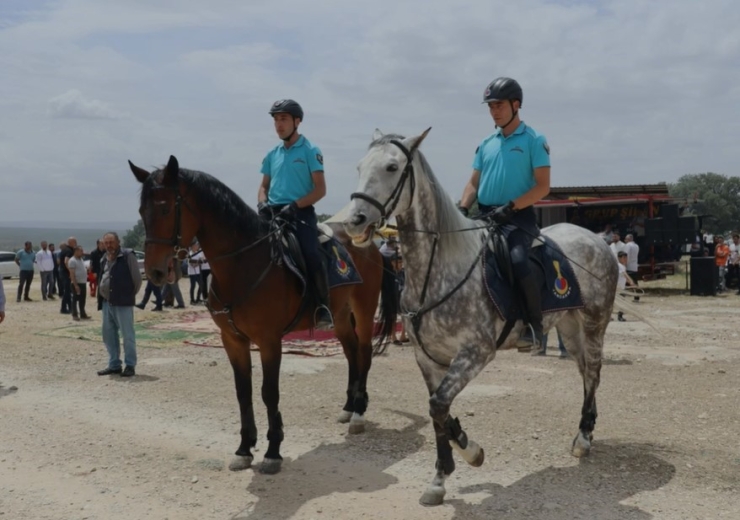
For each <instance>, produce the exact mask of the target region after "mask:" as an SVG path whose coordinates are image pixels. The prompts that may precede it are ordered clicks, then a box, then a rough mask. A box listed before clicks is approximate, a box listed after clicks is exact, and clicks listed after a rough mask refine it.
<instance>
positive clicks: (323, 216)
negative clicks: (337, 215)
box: [316, 213, 334, 222]
mask: <svg viewBox="0 0 740 520" xmlns="http://www.w3.org/2000/svg"><path fill="white" fill-rule="evenodd" d="M333 216H334V215H329V214H327V213H317V214H316V219H317V220H318V221H319V222H323V221H325V220H328V219H330V218H332V217H333Z"/></svg>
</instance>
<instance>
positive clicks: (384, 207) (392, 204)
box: [350, 139, 516, 367]
mask: <svg viewBox="0 0 740 520" xmlns="http://www.w3.org/2000/svg"><path fill="white" fill-rule="evenodd" d="M390 142H391V143H392V144H394V145H396V146H397V147H398V148H399V149H400V150H401V151H402V152H403V154H404V155H405V156H406V160H407V162H406V167H405V168H404V169H403V172H402V173H401V178H400V179H399V180H398V182H397V183H396V186H395V187H394V188H393V191H392V192H391V194H390V195H389V196H388V199H387V200H386V201H385V203H384V204H381V203H380V202H379V201H378V200H377V199H375V198H373V197H371V196H370V195H367V194H365V193H362V192H355V193H352V195H351V196H350V199H351V200H353V199H360V200H364V201H365V202H368V203H369V204H370V205H372V206H373V207H375V208H376V209H377V210H378V211H380V215H381V217H380V219H379V220H378V224H376V226H377V227H382V225H384V224H385V222H386V221H387V219H388V218H389V217H390V215H391V214H392V213H393V211H394V210H395V209H396V206H397V205H398V202H399V200H400V198H401V194H402V193H403V188H404V186H405V184H406V180H408V181H409V186H410V187H411V193H410V196H409V209H410V208H411V204H412V203H413V200H414V192H415V187H416V179H415V177H414V166H413V153H414V152H415V151H416V149H415V148H412V149H411V150H408V149H406V147H405V146H404V145H403V144H402V143H401V142H400V141H398V140H396V139H393V140H391V141H390ZM393 227H395V226H393ZM395 228H396V229H398V228H397V227H395ZM481 229H484V228H481V227H473V228H464V229H457V230H454V231H448V232H446V233H461V232H465V231H476V230H477V231H480V230H481ZM409 231H411V232H414V233H425V234H430V235H434V242H433V243H432V253H431V254H430V256H429V263H428V264H427V269H426V274H425V276H424V285H423V286H422V290H421V298H420V302H419V305H420V307H419V308H418V309H417V310H416V311H404V313H403V315H404V316H405V317H407V318H409V319H410V320H411V325H412V326H413V329H414V336H415V337H416V341H417V342H418V344H419V347H421V350H422V352H424V355H426V357H428V358H429V359H430V360H431V361H432V362H433V363H435V364H437V365H439V366H442V367H449V365H446V364H444V363H440V362H439V361H437V360H436V359H434V358H433V357H432V356H431V354H429V352H428V351H427V349H426V347H425V346H424V342H423V341H422V340H421V336H420V334H419V331H420V329H421V320H422V318H423V317H424V315H425V314H427V313H428V312H429V311H431V310H434V309H436V308H437V307H439V306H440V305H442V304H444V303H445V302H446V301H447V300H449V299H450V298H451V297H452V295H454V294H455V293H456V292H457V291H458V290H460V288H462V286H463V285H465V283H466V282H467V281H468V280H469V279H470V276H471V275H472V274H473V270H474V269H475V267H476V266H477V265H478V262H479V261H480V259H481V258H482V256H483V254H484V252H485V250H486V247H487V243H486V241H485V240H484V241H483V245H482V246H481V249H480V251H479V252H478V254H477V255H476V256H475V259H474V260H473V263H472V264H471V266H470V267H469V268H468V270H467V272H466V273H465V276H464V277H463V278H462V279H461V280H460V281H459V282H458V283H457V285H455V287H453V288H452V289H451V290H450V291H448V292H447V294H445V295H444V296H442V297H441V298H440V299H439V300H437V301H436V302H435V303H432V304H430V305H426V306H425V305H424V303H425V301H426V297H427V291H428V289H429V281H430V280H431V274H432V265H433V264H434V258H435V256H436V252H437V246H438V244H439V237H440V236H441V233H440V232H438V231H427V230H421V229H410V230H409ZM515 323H516V322H515V321H512V320H509V321H507V322H506V324H505V325H504V328H503V329H502V330H501V334H500V335H499V337H498V339H497V340H496V348H499V347H500V346H501V345H502V344H503V342H504V341H505V340H506V337H507V336H508V335H509V333H510V332H511V330H512V328H513V327H514V324H515Z"/></svg>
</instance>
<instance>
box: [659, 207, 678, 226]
mask: <svg viewBox="0 0 740 520" xmlns="http://www.w3.org/2000/svg"><path fill="white" fill-rule="evenodd" d="M660 216H661V217H663V220H664V221H666V222H673V221H675V220H678V204H663V205H662V206H660Z"/></svg>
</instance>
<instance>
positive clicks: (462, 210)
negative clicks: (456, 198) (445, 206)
mask: <svg viewBox="0 0 740 520" xmlns="http://www.w3.org/2000/svg"><path fill="white" fill-rule="evenodd" d="M457 209H458V210H459V211H460V213H462V214H463V216H464V217H467V216H468V213H470V210H469V209H468V208H463V207H462V206H458V207H457Z"/></svg>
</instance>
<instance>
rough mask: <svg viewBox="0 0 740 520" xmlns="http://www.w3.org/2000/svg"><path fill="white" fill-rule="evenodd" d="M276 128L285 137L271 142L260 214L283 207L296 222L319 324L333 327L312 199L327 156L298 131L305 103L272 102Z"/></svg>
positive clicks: (321, 191)
mask: <svg viewBox="0 0 740 520" xmlns="http://www.w3.org/2000/svg"><path fill="white" fill-rule="evenodd" d="M270 115H271V116H272V118H273V122H274V124H275V131H276V132H277V135H278V137H279V138H280V139H282V141H283V143H282V144H279V145H278V146H276V147H275V148H273V149H272V150H271V151H270V152H269V153H268V154H267V156H266V157H265V158H264V160H263V161H262V170H261V172H262V183H261V184H260V187H259V192H258V195H257V208H258V210H259V212H260V214H261V215H263V216H265V217H268V218H270V217H272V215H274V214H276V213H279V214H280V215H281V216H283V217H287V218H290V219H291V220H293V221H295V223H296V235H297V237H298V242H299V243H300V245H301V251H302V252H303V257H304V259H305V260H306V268H307V270H308V275H309V276H308V278H309V280H310V281H311V282H312V283H311V285H312V286H313V287H312V289H313V290H312V291H311V292H312V293H313V294H314V295H315V297H316V300H317V301H316V304H317V305H316V311H315V312H314V322H315V327H316V328H317V329H324V330H326V329H331V328H333V327H334V322H333V320H332V316H331V311H330V310H329V281H328V278H327V272H326V267H325V266H324V263H325V259H324V258H323V257H322V255H321V252H320V249H319V238H318V228H317V220H316V211H315V210H314V204H316V203H317V202H318V201H320V200H321V199H322V198H324V195H326V181H325V179H324V157H323V156H322V155H321V150H320V149H319V147H318V146H314V145H313V144H311V142H310V141H309V140H308V139H306V138H305V137H304V136H302V135H301V134H299V133H298V126H299V125H300V124H301V123H302V122H303V109H302V108H301V106H300V105H299V104H298V103H296V102H295V101H293V100H292V99H281V100H279V101H275V103H273V104H272V107H271V108H270Z"/></svg>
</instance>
